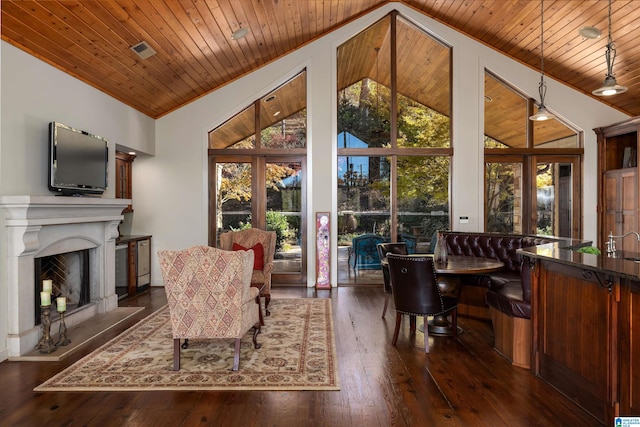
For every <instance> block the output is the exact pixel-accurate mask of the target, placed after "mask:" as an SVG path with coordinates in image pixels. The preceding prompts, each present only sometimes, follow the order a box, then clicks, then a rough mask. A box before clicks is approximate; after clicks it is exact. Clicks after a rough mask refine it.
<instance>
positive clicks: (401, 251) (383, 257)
mask: <svg viewBox="0 0 640 427" xmlns="http://www.w3.org/2000/svg"><path fill="white" fill-rule="evenodd" d="M387 253H392V254H397V255H407V254H408V253H409V252H408V249H407V244H406V243H405V242H397V243H378V256H379V257H380V267H381V268H382V277H383V279H384V287H383V291H384V308H383V309H382V318H383V319H384V316H385V315H386V314H387V307H388V306H389V296H390V295H391V294H392V293H393V292H392V289H391V280H390V279H389V266H388V265H387Z"/></svg>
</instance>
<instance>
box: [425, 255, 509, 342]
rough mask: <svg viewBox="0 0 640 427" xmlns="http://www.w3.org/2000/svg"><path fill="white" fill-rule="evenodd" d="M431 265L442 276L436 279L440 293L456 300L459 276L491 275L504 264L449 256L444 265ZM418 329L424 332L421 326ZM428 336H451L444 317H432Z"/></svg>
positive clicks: (458, 290)
mask: <svg viewBox="0 0 640 427" xmlns="http://www.w3.org/2000/svg"><path fill="white" fill-rule="evenodd" d="M422 256H424V255H422ZM433 265H434V267H435V270H436V274H439V275H442V276H441V277H439V278H438V287H439V288H440V292H441V293H442V294H443V295H446V296H451V297H454V298H456V299H457V298H458V295H459V293H460V281H461V280H462V279H461V278H460V276H463V275H466V274H487V273H492V272H494V271H498V270H500V269H501V268H502V267H504V263H502V262H501V261H498V260H496V259H491V258H481V257H474V256H464V255H449V256H448V257H447V263H446V264H444V263H439V262H434V264H433ZM419 329H420V330H421V331H422V332H424V326H423V325H421V326H420V328H419ZM460 333H462V328H461V327H460V326H458V334H460ZM429 334H433V335H439V336H451V335H453V331H452V326H451V323H450V322H449V319H448V318H447V316H446V315H438V316H433V319H432V320H430V321H429Z"/></svg>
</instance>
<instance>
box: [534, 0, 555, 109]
mask: <svg viewBox="0 0 640 427" xmlns="http://www.w3.org/2000/svg"><path fill="white" fill-rule="evenodd" d="M538 93H539V94H540V104H539V105H538V112H537V113H536V114H534V115H533V116H529V120H535V121H543V120H549V119H553V117H554V116H553V114H551V113H550V112H548V111H547V107H545V105H544V97H545V95H546V94H547V84H546V83H545V82H544V0H540V84H539V85H538Z"/></svg>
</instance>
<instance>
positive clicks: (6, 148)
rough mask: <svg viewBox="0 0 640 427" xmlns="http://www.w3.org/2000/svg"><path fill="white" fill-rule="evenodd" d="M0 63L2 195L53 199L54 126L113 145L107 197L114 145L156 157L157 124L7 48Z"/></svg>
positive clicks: (1, 310) (0, 50)
mask: <svg viewBox="0 0 640 427" xmlns="http://www.w3.org/2000/svg"><path fill="white" fill-rule="evenodd" d="M0 58H1V59H0V78H1V82H0V100H1V102H2V106H3V108H2V109H1V110H0V111H1V115H0V195H3V196H5V195H51V194H52V193H51V192H50V191H49V189H48V187H47V182H48V180H47V173H48V172H47V170H48V154H49V148H48V147H49V146H48V135H49V130H48V129H49V128H48V126H49V122H51V121H59V122H61V123H64V124H66V125H69V126H72V127H75V128H78V129H81V130H85V131H87V132H91V133H94V134H97V135H100V136H103V137H105V138H107V139H108V140H109V189H108V190H107V192H105V194H104V195H103V197H106V198H113V197H114V194H115V190H114V187H115V178H114V177H115V157H114V156H115V147H116V144H123V145H127V146H129V147H133V148H135V149H137V150H140V151H145V152H148V153H153V152H154V144H155V134H154V132H155V121H154V120H153V119H151V118H149V117H148V116H145V115H144V114H142V113H140V112H138V111H136V110H134V109H132V108H130V107H127V106H125V105H124V104H122V103H121V102H120V101H117V100H115V99H114V98H112V97H110V96H107V95H105V94H104V93H103V92H100V91H98V90H96V89H94V88H93V87H91V86H89V85H87V84H85V83H82V82H81V81H79V80H78V79H76V78H74V77H71V76H69V75H68V74H65V73H63V72H61V71H59V70H58V69H56V68H54V67H52V66H50V65H48V64H46V63H45V62H42V61H40V60H39V59H37V58H35V57H33V56H31V55H28V54H26V53H25V52H23V51H21V50H19V49H17V48H15V47H14V46H12V45H10V44H8V43H5V42H1V43H0ZM0 225H1V224H0ZM6 238H7V237H6V233H4V232H2V234H1V235H0V239H2V240H0V361H1V360H4V359H6V337H7V319H6V315H7V314H6V313H7V306H6V304H7V275H6V273H7V268H6V264H7V263H6V257H7V253H6ZM3 355H4V356H3Z"/></svg>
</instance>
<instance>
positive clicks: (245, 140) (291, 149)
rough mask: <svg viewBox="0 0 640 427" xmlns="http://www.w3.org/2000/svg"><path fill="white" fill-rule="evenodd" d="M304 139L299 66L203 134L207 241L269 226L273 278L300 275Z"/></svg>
mask: <svg viewBox="0 0 640 427" xmlns="http://www.w3.org/2000/svg"><path fill="white" fill-rule="evenodd" d="M306 145H307V117H306V72H304V71H303V72H301V73H300V74H298V75H297V76H296V77H294V78H293V79H291V80H290V81H288V82H287V83H285V84H284V85H282V86H280V87H279V88H277V89H275V90H274V91H272V92H270V93H268V94H266V95H265V96H263V97H262V98H261V99H258V100H256V101H255V102H254V103H253V104H252V105H250V106H248V107H247V108H245V109H244V110H243V111H241V112H239V113H238V114H236V115H235V116H234V117H232V118H231V119H229V120H228V121H227V122H225V123H223V124H222V125H220V126H218V127H217V128H216V129H213V130H212V131H210V132H209V182H210V185H209V188H211V189H212V191H211V193H210V196H209V198H210V201H209V218H210V219H209V244H210V245H213V246H217V242H218V236H219V234H220V233H222V232H226V231H229V230H238V229H243V228H248V227H256V228H260V229H263V230H264V229H266V230H272V231H275V232H276V235H277V242H276V256H275V258H276V259H275V261H274V264H275V267H274V271H273V273H272V281H273V282H274V283H279V284H281V283H295V284H299V283H304V282H305V281H306V248H305V238H304V236H305V232H306V221H305V203H306V202H305V194H306V192H305V171H306Z"/></svg>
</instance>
